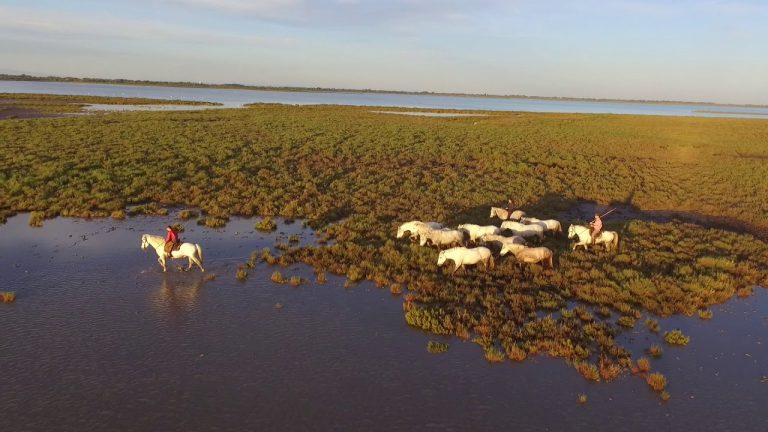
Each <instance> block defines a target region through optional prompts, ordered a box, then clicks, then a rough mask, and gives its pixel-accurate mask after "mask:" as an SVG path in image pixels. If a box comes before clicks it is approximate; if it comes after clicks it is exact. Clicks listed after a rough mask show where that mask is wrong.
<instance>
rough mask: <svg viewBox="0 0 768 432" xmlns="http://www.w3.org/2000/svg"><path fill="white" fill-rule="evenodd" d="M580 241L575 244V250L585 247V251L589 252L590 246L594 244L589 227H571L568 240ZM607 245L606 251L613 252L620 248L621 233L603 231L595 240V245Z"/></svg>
mask: <svg viewBox="0 0 768 432" xmlns="http://www.w3.org/2000/svg"><path fill="white" fill-rule="evenodd" d="M577 237H578V239H579V241H578V242H576V243H574V245H573V250H576V248H577V247H578V246H582V247H584V250H589V248H588V246H589V245H591V244H592V234H591V233H590V230H589V227H586V226H584V225H571V226H569V227H568V238H569V239H574V238H577ZM601 243H602V244H605V249H606V250H608V251H611V250H613V249H614V248H616V247H618V246H619V233H617V232H616V231H603V232H601V233H600V235H599V236H597V238H596V239H595V244H601Z"/></svg>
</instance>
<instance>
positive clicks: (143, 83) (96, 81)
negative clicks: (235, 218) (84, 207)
mask: <svg viewBox="0 0 768 432" xmlns="http://www.w3.org/2000/svg"><path fill="white" fill-rule="evenodd" d="M0 81H41V82H65V83H74V84H113V85H132V86H148V87H152V86H158V87H181V88H209V89H221V90H257V91H283V92H307V93H378V94H396V95H421V96H451V97H467V98H489V99H533V100H547V101H564V102H611V103H632V104H662V105H704V106H713V107H741V108H768V105H757V104H726V103H715V102H691V101H665V100H639V99H607V98H577V97H553V96H527V95H493V94H472V93H448V92H429V91H420V92H417V91H404V90H374V89H339V88H324V87H292V86H256V85H245V84H208V83H202V82H199V83H193V82H185V81H149V80H129V79H107V78H88V77H85V78H76V77H57V76H45V77H42V76H32V75H23V74H22V75H11V74H0Z"/></svg>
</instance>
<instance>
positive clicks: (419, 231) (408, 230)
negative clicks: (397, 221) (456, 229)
mask: <svg viewBox="0 0 768 432" xmlns="http://www.w3.org/2000/svg"><path fill="white" fill-rule="evenodd" d="M441 228H443V225H441V224H439V223H437V222H422V221H416V220H415V221H410V222H406V223H404V224H402V225H400V227H399V228H398V229H397V238H403V237H404V236H405V235H406V234H408V235H409V236H410V237H411V239H413V240H418V239H419V238H420V237H421V236H423V235H424V233H425V232H427V231H429V230H433V229H441Z"/></svg>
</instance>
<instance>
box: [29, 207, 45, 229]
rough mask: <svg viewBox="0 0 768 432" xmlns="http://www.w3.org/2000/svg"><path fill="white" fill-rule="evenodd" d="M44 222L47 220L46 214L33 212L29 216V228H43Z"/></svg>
mask: <svg viewBox="0 0 768 432" xmlns="http://www.w3.org/2000/svg"><path fill="white" fill-rule="evenodd" d="M44 220H45V212H40V211H33V212H31V213H30V214H29V226H31V227H33V228H40V227H42V226H43V221H44Z"/></svg>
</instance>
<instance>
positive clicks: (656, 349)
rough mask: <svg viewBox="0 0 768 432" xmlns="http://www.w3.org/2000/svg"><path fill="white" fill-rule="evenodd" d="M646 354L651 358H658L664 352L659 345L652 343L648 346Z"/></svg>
mask: <svg viewBox="0 0 768 432" xmlns="http://www.w3.org/2000/svg"><path fill="white" fill-rule="evenodd" d="M648 354H650V355H651V357H653V358H659V357H661V355H662V354H664V349H663V348H661V347H660V346H659V345H652V346H651V347H650V348H648Z"/></svg>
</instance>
